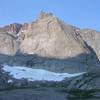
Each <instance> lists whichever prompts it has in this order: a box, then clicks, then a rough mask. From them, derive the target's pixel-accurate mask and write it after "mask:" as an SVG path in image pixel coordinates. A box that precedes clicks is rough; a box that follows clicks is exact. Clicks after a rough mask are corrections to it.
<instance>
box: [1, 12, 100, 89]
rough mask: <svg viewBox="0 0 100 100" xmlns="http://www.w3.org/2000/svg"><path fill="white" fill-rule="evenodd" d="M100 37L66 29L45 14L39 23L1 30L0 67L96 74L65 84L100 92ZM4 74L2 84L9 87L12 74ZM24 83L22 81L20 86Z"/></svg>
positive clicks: (83, 31)
mask: <svg viewBox="0 0 100 100" xmlns="http://www.w3.org/2000/svg"><path fill="white" fill-rule="evenodd" d="M99 35H100V32H96V31H93V30H88V29H84V30H81V29H79V28H76V27H74V26H71V25H66V24H65V23H63V22H62V21H60V20H59V19H58V18H56V17H55V16H53V15H52V14H51V13H47V14H46V13H44V12H41V14H40V16H39V17H38V19H37V20H36V21H35V22H32V23H25V24H23V25H21V24H11V25H8V26H5V27H3V28H0V64H8V65H16V66H17V65H18V66H28V67H32V68H43V69H46V70H50V71H54V72H69V73H75V72H83V71H85V72H93V71H94V70H95V73H92V74H89V76H80V77H76V78H75V79H69V80H67V81H65V83H64V84H65V85H66V84H67V85H68V83H70V84H69V86H68V87H69V88H71V87H76V88H81V89H86V88H87V89H90V88H91V87H93V88H96V89H97V88H100V86H99V84H100V74H97V72H96V71H99V68H100V62H99V60H98V57H99V58H100V54H99V53H100V52H99V48H100V46H99V42H100V41H99V40H100V36H99ZM0 71H1V72H0V75H1V76H0V77H2V78H0V82H1V83H0V84H2V85H3V82H5V86H4V87H6V86H8V83H6V81H5V80H6V79H7V80H8V79H9V77H8V74H7V75H6V73H2V70H0ZM98 73H99V72H98ZM92 76H93V77H92ZM2 80H3V81H2ZM16 81H17V80H16ZM23 82H25V80H24V81H23V80H22V81H20V82H19V81H18V85H19V84H20V85H21V83H22V84H23ZM26 83H27V82H26ZM77 83H78V84H77ZM94 83H95V84H94ZM2 85H1V86H2ZM15 85H17V82H16V84H15Z"/></svg>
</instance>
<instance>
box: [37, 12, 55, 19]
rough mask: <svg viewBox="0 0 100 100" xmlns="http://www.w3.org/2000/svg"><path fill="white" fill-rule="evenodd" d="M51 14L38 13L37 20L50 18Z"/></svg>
mask: <svg viewBox="0 0 100 100" xmlns="http://www.w3.org/2000/svg"><path fill="white" fill-rule="evenodd" d="M52 16H53V14H52V13H46V12H44V11H41V12H40V15H39V19H44V18H47V17H52Z"/></svg>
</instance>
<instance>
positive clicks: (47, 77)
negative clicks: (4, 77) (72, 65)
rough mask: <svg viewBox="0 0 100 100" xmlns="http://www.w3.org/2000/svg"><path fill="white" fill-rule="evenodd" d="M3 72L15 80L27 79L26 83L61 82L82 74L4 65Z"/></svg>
mask: <svg viewBox="0 0 100 100" xmlns="http://www.w3.org/2000/svg"><path fill="white" fill-rule="evenodd" d="M3 70H4V71H5V72H9V73H10V75H12V76H13V78H15V79H23V78H24V79H27V80H28V81H58V82H59V81H62V80H64V79H65V78H71V77H76V76H79V75H82V74H84V73H86V72H82V73H74V74H68V73H55V72H50V71H47V70H44V69H33V68H28V67H23V66H13V67H12V66H8V65H4V67H3Z"/></svg>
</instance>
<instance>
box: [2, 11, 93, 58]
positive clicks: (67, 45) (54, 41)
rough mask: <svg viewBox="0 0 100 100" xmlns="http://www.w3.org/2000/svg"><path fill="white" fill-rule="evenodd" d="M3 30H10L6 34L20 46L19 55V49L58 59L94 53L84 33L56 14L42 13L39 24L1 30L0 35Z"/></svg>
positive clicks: (37, 22) (19, 25) (17, 48)
mask: <svg viewBox="0 0 100 100" xmlns="http://www.w3.org/2000/svg"><path fill="white" fill-rule="evenodd" d="M2 30H6V31H4V32H5V33H6V34H7V35H9V34H10V35H11V36H10V37H11V39H13V40H14V41H15V43H17V44H18V46H17V47H16V50H15V51H16V52H17V50H19V51H20V52H22V53H27V54H37V55H40V56H43V57H54V58H69V57H74V56H77V55H79V54H89V53H91V50H90V49H89V48H88V47H87V45H86V44H85V41H84V39H83V37H82V34H81V33H82V32H81V30H80V29H79V28H76V27H74V26H71V25H66V24H64V23H63V22H62V21H60V20H59V19H58V18H57V17H55V16H54V15H53V14H52V13H45V12H43V11H42V12H41V13H40V15H39V18H38V20H36V21H35V22H32V23H25V24H23V25H21V24H11V25H9V26H6V27H4V28H2V29H0V33H3V32H2ZM12 36H14V37H15V38H13V37H12ZM8 44H11V43H8ZM8 44H5V46H6V45H8ZM14 45H15V44H13V45H11V46H12V47H14ZM1 49H2V48H1ZM6 50H7V49H6ZM9 52H11V51H9ZM16 52H15V53H16ZM1 53H3V52H1ZM8 54H11V53H8Z"/></svg>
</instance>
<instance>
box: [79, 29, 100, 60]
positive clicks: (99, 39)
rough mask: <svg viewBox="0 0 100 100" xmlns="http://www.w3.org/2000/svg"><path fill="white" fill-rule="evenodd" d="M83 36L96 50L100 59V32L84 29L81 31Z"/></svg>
mask: <svg viewBox="0 0 100 100" xmlns="http://www.w3.org/2000/svg"><path fill="white" fill-rule="evenodd" d="M81 36H82V37H83V39H84V40H85V41H86V42H87V44H88V45H90V46H91V47H92V48H93V49H94V51H95V52H96V54H97V56H98V58H99V59H100V32H98V31H95V30H91V29H83V30H81Z"/></svg>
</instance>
